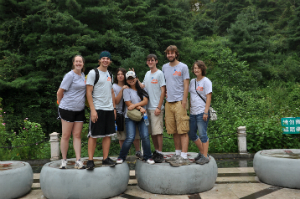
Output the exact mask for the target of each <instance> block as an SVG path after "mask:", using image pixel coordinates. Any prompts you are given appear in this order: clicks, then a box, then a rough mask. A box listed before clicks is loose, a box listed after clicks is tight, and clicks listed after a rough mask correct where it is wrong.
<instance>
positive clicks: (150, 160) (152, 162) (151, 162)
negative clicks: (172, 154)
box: [146, 158, 155, 164]
mask: <svg viewBox="0 0 300 199" xmlns="http://www.w3.org/2000/svg"><path fill="white" fill-rule="evenodd" d="M146 162H147V163H148V164H154V163H155V162H154V160H152V159H151V158H149V159H148V160H147V161H146Z"/></svg>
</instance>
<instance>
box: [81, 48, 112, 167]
mask: <svg viewBox="0 0 300 199" xmlns="http://www.w3.org/2000/svg"><path fill="white" fill-rule="evenodd" d="M110 64H111V54H110V53H109V52H108V51H102V52H101V53H100V56H99V67H98V68H97V71H95V70H90V72H89V74H88V77H87V81H86V97H87V100H88V102H89V105H90V110H91V115H90V126H89V134H88V137H89V141H88V154H89V159H88V162H87V166H86V169H87V170H93V169H94V167H95V164H94V161H93V157H94V153H95V149H96V141H97V138H102V149H103V160H102V165H108V166H114V165H115V162H114V161H113V160H112V159H110V158H109V157H108V153H109V148H110V142H111V136H114V135H115V134H116V131H115V119H116V114H117V112H116V105H115V94H114V90H113V88H112V83H111V82H112V81H111V79H112V78H113V77H112V76H111V75H110V72H109V71H108V70H107V68H108V66H109V65H110ZM96 72H98V74H99V76H98V75H97V73H96ZM97 76H98V77H99V79H98V81H97ZM95 79H96V84H95Z"/></svg>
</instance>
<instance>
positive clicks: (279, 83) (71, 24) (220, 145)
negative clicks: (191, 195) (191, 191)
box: [0, 0, 300, 158]
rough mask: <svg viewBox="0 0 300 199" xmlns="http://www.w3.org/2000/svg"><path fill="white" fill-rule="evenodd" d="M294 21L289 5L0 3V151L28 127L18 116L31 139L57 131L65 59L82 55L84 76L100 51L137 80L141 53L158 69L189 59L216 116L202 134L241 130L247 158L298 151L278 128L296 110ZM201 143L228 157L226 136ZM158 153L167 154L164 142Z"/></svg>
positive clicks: (275, 1)
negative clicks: (171, 53)
mask: <svg viewBox="0 0 300 199" xmlns="http://www.w3.org/2000/svg"><path fill="white" fill-rule="evenodd" d="M299 23H300V2H299V0H296V1H286V0H261V1H252V0H246V1H240V0H172V1H171V0H160V1H158V0H111V1H107V0H105V1H87V0H47V1H44V0H22V1H21V0H0V97H1V98H2V99H3V101H2V107H3V111H4V112H5V114H2V115H3V117H2V116H1V120H2V119H3V120H4V121H3V123H5V128H4V129H2V128H3V125H2V126H1V125H0V126H1V129H0V131H1V133H5V135H7V136H8V137H9V136H10V135H11V136H12V137H13V138H14V139H11V140H7V139H5V140H4V139H1V140H0V145H15V144H21V145H22V144H24V143H21V142H19V143H18V140H19V141H20V140H24V138H25V137H26V136H27V135H28V132H33V129H34V128H29V129H28V131H24V130H23V128H24V125H29V124H27V123H28V120H26V121H27V122H25V124H24V119H25V118H29V121H32V122H33V123H32V124H34V125H35V124H40V126H39V131H38V132H39V134H41V135H40V136H41V137H38V138H39V139H41V140H43V137H44V134H43V133H42V132H44V133H45V134H46V137H47V135H48V134H49V133H51V132H54V131H56V132H60V131H61V130H60V129H61V126H60V122H59V121H58V120H56V115H57V105H56V91H57V89H58V87H59V85H60V82H61V80H62V78H63V76H64V74H65V73H67V72H68V71H69V70H70V69H71V65H72V63H71V59H72V57H73V56H74V55H76V54H81V55H83V56H84V58H85V60H86V64H85V68H86V72H85V73H87V72H88V71H89V70H90V69H92V68H94V67H95V66H96V65H97V59H98V55H99V53H100V52H101V51H102V50H108V51H110V52H111V53H112V60H113V64H112V65H111V67H110V70H111V71H113V72H114V71H115V70H116V68H118V67H124V68H126V69H128V68H135V71H136V72H137V75H138V77H139V78H140V79H143V77H144V74H145V72H146V71H147V70H148V68H147V67H146V62H145V57H146V56H147V54H149V53H155V54H157V55H158V59H159V64H158V66H159V67H161V66H162V64H163V63H165V62H167V60H166V58H165V56H164V50H165V48H166V47H167V46H168V45H170V44H175V45H177V46H178V48H179V50H180V60H181V61H182V62H184V63H186V64H187V65H188V66H189V67H191V66H192V64H193V63H194V61H195V60H198V59H201V60H203V61H204V62H205V63H206V65H207V66H208V75H207V76H208V77H209V78H210V79H211V80H212V82H213V101H212V105H213V107H214V108H215V109H216V110H217V111H218V116H219V119H218V121H216V122H210V124H209V135H210V136H209V137H218V136H220V135H227V134H230V133H234V132H235V131H236V128H237V127H238V126H241V125H242V126H246V127H247V132H248V133H249V136H248V150H249V151H251V152H254V151H257V150H260V149H264V148H299V147H300V144H299V139H295V138H296V137H297V136H295V135H291V136H288V135H282V132H281V127H280V118H281V117H297V116H299V113H300V112H299V109H298V108H299V105H300V103H299V100H298V99H299V95H300V94H299V89H300V88H299V82H300V58H299V57H300V29H299V27H300V26H299ZM191 77H194V76H193V74H192V73H191ZM87 114H88V112H87ZM86 128H87V127H86V126H85V130H86ZM30 129H32V130H30ZM85 130H84V131H85ZM14 132H16V134H14ZM17 138H18V139H17ZM229 138H230V139H229ZM27 141H28V143H30V144H31V142H37V140H27ZM24 142H25V141H24ZM210 143H211V145H210V150H211V151H212V152H236V151H237V141H236V136H235V135H233V136H231V137H222V138H218V139H211V140H210ZM164 146H165V148H164V150H165V151H170V150H173V145H172V140H166V141H165V144H164ZM45 147H46V148H47V147H49V146H46V145H45ZM0 150H1V149H0ZM24 150H27V149H24ZM116 150H117V148H116ZM189 150H192V151H196V148H195V146H194V145H191V146H190V149H189ZM83 151H84V150H83ZM70 153H71V152H70ZM19 154H20V153H19ZM10 157H12V156H10ZM36 157H38V155H36V154H30V153H29V154H28V157H24V158H36Z"/></svg>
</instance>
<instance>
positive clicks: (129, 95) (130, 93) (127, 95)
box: [123, 88, 146, 118]
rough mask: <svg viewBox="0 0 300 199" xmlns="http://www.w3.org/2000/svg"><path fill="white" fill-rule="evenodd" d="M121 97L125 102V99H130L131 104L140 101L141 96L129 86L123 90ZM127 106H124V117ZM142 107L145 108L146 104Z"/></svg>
mask: <svg viewBox="0 0 300 199" xmlns="http://www.w3.org/2000/svg"><path fill="white" fill-rule="evenodd" d="M123 99H124V101H125V102H127V101H131V103H132V104H137V103H139V102H141V101H142V100H141V98H140V97H139V96H138V93H137V91H135V90H133V89H131V88H127V89H124V90H123ZM127 108H128V107H127V106H126V107H125V118H128V117H127V111H128V109H127ZM143 108H144V109H146V106H143Z"/></svg>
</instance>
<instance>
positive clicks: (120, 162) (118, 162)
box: [116, 158, 124, 164]
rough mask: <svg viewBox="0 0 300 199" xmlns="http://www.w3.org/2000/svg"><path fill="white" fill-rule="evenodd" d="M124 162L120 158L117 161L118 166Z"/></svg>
mask: <svg viewBox="0 0 300 199" xmlns="http://www.w3.org/2000/svg"><path fill="white" fill-rule="evenodd" d="M123 162H124V160H123V159H122V158H118V159H117V161H116V163H117V164H122V163H123Z"/></svg>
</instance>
